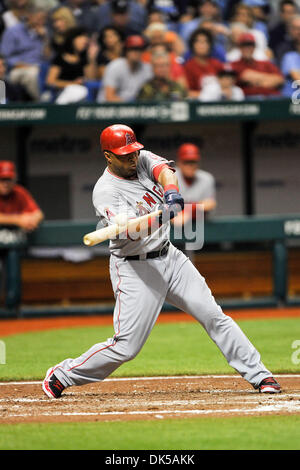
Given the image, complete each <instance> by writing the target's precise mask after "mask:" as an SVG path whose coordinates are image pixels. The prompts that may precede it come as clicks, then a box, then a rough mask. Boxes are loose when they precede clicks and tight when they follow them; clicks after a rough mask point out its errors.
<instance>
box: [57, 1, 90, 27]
mask: <svg viewBox="0 0 300 470" xmlns="http://www.w3.org/2000/svg"><path fill="white" fill-rule="evenodd" d="M61 6H65V7H68V8H69V9H70V10H71V12H72V14H73V15H74V17H75V19H76V23H77V25H78V26H81V27H82V28H85V29H86V30H87V31H88V32H89V33H92V32H94V26H95V23H94V22H95V12H94V9H93V8H92V2H91V1H88V0H64V1H62V4H61Z"/></svg>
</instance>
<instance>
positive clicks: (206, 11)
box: [178, 0, 222, 42]
mask: <svg viewBox="0 0 300 470" xmlns="http://www.w3.org/2000/svg"><path fill="white" fill-rule="evenodd" d="M196 14H197V16H196V18H192V19H190V20H189V21H184V22H181V23H179V29H178V31H179V34H180V36H181V37H182V38H183V39H184V41H186V42H188V41H189V39H190V37H191V34H192V33H193V32H194V31H195V30H196V29H198V28H200V27H201V26H202V21H210V22H211V23H214V24H220V23H222V19H221V15H220V9H219V6H218V3H217V2H216V1H214V0H204V1H201V2H198V7H197V13H196Z"/></svg>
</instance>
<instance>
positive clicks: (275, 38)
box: [269, 0, 297, 63]
mask: <svg viewBox="0 0 300 470" xmlns="http://www.w3.org/2000/svg"><path fill="white" fill-rule="evenodd" d="M296 13H297V7H296V5H295V2H294V1H293V0H282V1H281V2H280V18H279V21H278V22H277V23H276V25H275V26H273V27H272V28H271V29H270V34H269V46H270V48H271V49H272V51H273V52H274V55H275V58H276V60H277V63H280V62H281V59H282V55H283V54H284V53H285V52H287V51H288V49H290V47H291V41H292V38H291V36H290V28H289V24H290V22H291V20H292V19H293V17H294V16H295V15H296Z"/></svg>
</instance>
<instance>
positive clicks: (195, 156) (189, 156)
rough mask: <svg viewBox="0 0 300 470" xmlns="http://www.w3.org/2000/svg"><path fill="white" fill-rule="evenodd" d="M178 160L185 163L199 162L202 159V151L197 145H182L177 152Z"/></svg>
mask: <svg viewBox="0 0 300 470" xmlns="http://www.w3.org/2000/svg"><path fill="white" fill-rule="evenodd" d="M177 157H178V160H179V161H181V162H183V161H195V162H198V161H199V160H200V158H201V155H200V150H199V148H198V147H197V145H194V144H190V143H186V144H182V145H180V147H179V149H178V151H177Z"/></svg>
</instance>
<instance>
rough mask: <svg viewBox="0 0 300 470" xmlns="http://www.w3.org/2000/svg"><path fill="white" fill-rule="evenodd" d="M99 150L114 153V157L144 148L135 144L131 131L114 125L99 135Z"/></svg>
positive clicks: (125, 127) (133, 134) (120, 125)
mask: <svg viewBox="0 0 300 470" xmlns="http://www.w3.org/2000/svg"><path fill="white" fill-rule="evenodd" d="M100 145H101V150H102V151H103V152H104V151H105V150H107V151H109V152H112V153H115V154H116V155H126V154H128V153H131V152H135V151H136V150H141V149H142V148H144V146H143V145H142V144H140V143H139V142H137V140H136V136H135V133H134V132H133V130H132V129H131V128H130V127H128V126H124V125H123V124H114V125H112V126H109V127H106V128H105V129H104V130H103V131H102V132H101V135H100Z"/></svg>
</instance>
